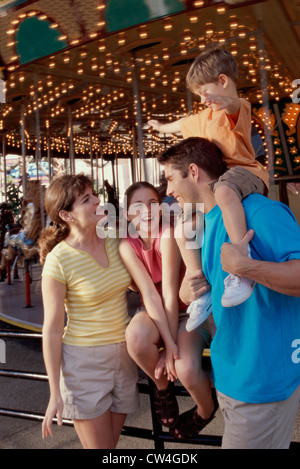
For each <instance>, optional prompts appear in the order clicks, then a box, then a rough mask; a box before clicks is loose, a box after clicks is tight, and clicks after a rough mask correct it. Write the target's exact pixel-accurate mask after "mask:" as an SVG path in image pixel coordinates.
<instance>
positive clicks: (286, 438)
mask: <svg viewBox="0 0 300 469" xmlns="http://www.w3.org/2000/svg"><path fill="white" fill-rule="evenodd" d="M217 394H218V400H219V404H220V409H221V410H222V413H223V417H224V420H225V430H224V434H223V441H222V448H223V449H288V448H289V445H290V441H291V437H292V432H293V427H294V424H295V419H296V416H297V410H298V406H299V399H300V386H299V387H298V388H297V389H296V390H295V391H294V393H293V394H292V395H291V396H290V397H289V399H287V400H285V401H280V402H270V403H266V404H246V403H244V402H241V401H237V400H235V399H232V398H230V397H228V396H226V395H225V394H223V393H220V392H218V393H217Z"/></svg>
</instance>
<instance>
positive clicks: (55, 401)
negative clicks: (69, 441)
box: [42, 396, 64, 438]
mask: <svg viewBox="0 0 300 469" xmlns="http://www.w3.org/2000/svg"><path fill="white" fill-rule="evenodd" d="M63 407H64V404H63V401H62V398H61V396H59V397H58V398H51V397H50V400H49V404H48V407H47V410H46V414H45V417H44V420H43V423H42V438H46V437H47V436H48V435H51V436H53V430H52V420H53V418H54V417H55V415H56V416H57V425H59V426H61V425H62V412H63Z"/></svg>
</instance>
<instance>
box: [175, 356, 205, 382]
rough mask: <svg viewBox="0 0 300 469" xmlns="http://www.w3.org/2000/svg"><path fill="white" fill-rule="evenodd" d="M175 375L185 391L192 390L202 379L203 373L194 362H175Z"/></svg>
mask: <svg viewBox="0 0 300 469" xmlns="http://www.w3.org/2000/svg"><path fill="white" fill-rule="evenodd" d="M175 363H176V364H175V366H176V373H177V376H178V379H179V381H180V382H181V384H182V385H183V386H184V387H185V388H187V389H193V388H194V387H195V386H197V384H198V383H199V380H200V379H202V378H203V379H204V372H203V370H202V368H201V366H200V365H199V363H196V362H195V361H194V360H190V361H189V362H187V361H182V362H181V360H177V361H176V362H175Z"/></svg>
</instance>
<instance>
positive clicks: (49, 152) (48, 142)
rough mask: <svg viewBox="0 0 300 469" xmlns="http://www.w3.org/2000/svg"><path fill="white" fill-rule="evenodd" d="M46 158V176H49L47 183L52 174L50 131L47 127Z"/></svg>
mask: <svg viewBox="0 0 300 469" xmlns="http://www.w3.org/2000/svg"><path fill="white" fill-rule="evenodd" d="M47 160H48V171H49V173H48V177H49V183H50V181H51V178H52V175H51V148H50V133H49V129H47Z"/></svg>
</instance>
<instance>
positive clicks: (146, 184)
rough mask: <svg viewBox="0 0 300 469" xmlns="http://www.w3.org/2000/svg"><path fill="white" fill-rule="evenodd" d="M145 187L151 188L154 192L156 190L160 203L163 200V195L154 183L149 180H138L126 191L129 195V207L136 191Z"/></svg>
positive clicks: (127, 195) (126, 194)
mask: <svg viewBox="0 0 300 469" xmlns="http://www.w3.org/2000/svg"><path fill="white" fill-rule="evenodd" d="M143 188H146V189H151V190H152V191H153V192H155V194H156V195H157V199H158V201H159V203H160V202H161V196H160V193H159V192H158V190H157V189H156V187H154V186H153V185H152V184H150V183H149V182H147V181H138V182H134V183H133V184H131V186H129V187H127V189H126V191H125V194H124V195H125V196H126V197H127V208H128V207H129V205H130V202H131V199H132V196H133V194H134V193H135V191H137V190H138V189H143Z"/></svg>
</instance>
